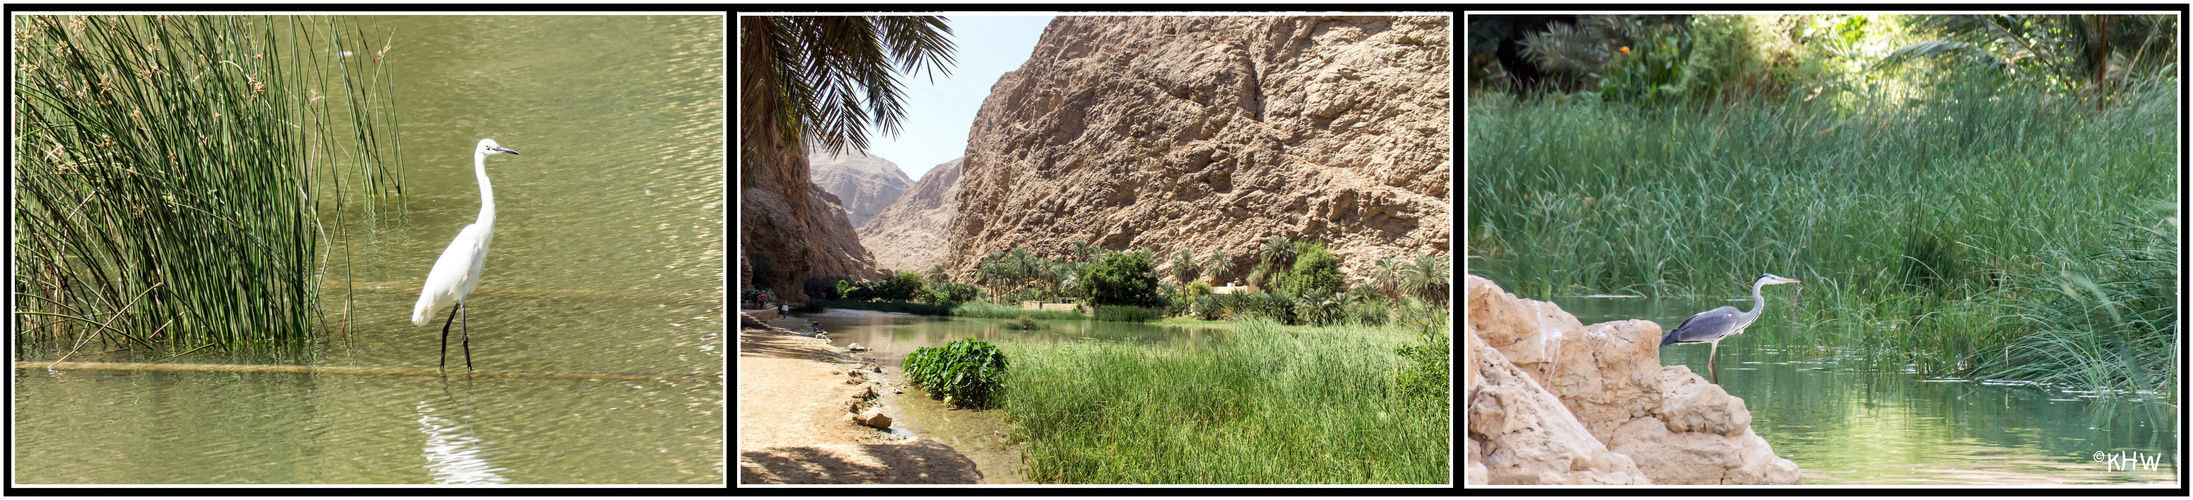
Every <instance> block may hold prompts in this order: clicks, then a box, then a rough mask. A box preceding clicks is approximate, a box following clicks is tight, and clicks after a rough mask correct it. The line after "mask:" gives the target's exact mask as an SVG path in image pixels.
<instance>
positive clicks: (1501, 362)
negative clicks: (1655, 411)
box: [1463, 325, 1652, 484]
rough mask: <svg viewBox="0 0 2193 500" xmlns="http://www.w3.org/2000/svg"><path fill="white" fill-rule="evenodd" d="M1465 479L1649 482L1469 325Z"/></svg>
mask: <svg viewBox="0 0 2193 500" xmlns="http://www.w3.org/2000/svg"><path fill="white" fill-rule="evenodd" d="M1463 330H1464V337H1465V338H1466V340H1464V347H1463V349H1464V354H1465V355H1466V357H1467V359H1465V360H1463V362H1464V364H1466V365H1467V366H1469V367H1470V368H1467V369H1466V370H1468V371H1470V372H1474V373H1476V375H1475V376H1472V377H1469V383H1468V385H1467V386H1466V388H1465V392H1464V393H1463V394H1464V398H1463V399H1464V405H1465V408H1466V412H1467V413H1468V419H1467V420H1468V421H1469V436H1468V440H1467V442H1466V443H1465V444H1464V445H1463V447H1464V448H1465V449H1466V450H1467V451H1468V453H1467V455H1468V457H1469V464H1468V466H1467V468H1468V470H1469V473H1467V474H1466V477H1467V478H1468V480H1469V481H1470V482H1471V483H1470V484H1652V481H1651V480H1649V479H1647V478H1646V475H1645V473H1644V472H1643V471H1641V470H1639V469H1638V467H1637V464H1636V463H1635V462H1634V461H1632V460H1631V459H1630V458H1629V457H1628V456H1624V455H1623V454H1621V453H1618V452H1614V451H1610V450H1608V449H1607V446H1606V445H1605V444H1602V443H1600V442H1599V440H1597V439H1594V438H1592V435H1591V432H1590V431H1587V430H1585V429H1584V424H1583V423H1581V422H1578V421H1577V420H1576V416H1575V415H1572V414H1570V413H1569V411H1568V409H1567V408H1564V407H1562V405H1561V400H1560V399H1559V398H1556V397H1554V395H1553V393H1550V392H1546V389H1545V388H1543V387H1540V386H1539V385H1538V382H1537V381H1536V380H1533V379H1531V378H1530V376H1528V375H1525V374H1524V373H1523V370H1522V369H1520V368H1517V367H1516V366H1515V365H1514V364H1513V363H1510V362H1508V359H1507V357H1506V356H1505V355H1502V354H1501V353H1500V351H1499V350H1497V349H1492V348H1490V347H1489V346H1487V345H1486V344H1485V341H1484V340H1483V339H1480V338H1479V336H1478V333H1477V332H1476V331H1475V330H1473V329H1471V327H1469V326H1468V325H1464V326H1463Z"/></svg>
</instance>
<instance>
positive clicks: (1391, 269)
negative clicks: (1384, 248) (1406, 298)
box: [1371, 256, 1402, 300]
mask: <svg viewBox="0 0 2193 500" xmlns="http://www.w3.org/2000/svg"><path fill="white" fill-rule="evenodd" d="M1401 266H1402V261H1401V259H1396V258H1393V257H1392V256H1387V257H1380V258H1379V259H1378V263H1377V264H1376V265H1373V266H1371V287H1372V288H1373V289H1376V290H1377V291H1378V292H1379V295H1381V296H1384V297H1386V299H1387V300H1393V298H1394V294H1395V293H1397V292H1399V291H1400V290H1401V281H1402V280H1401Z"/></svg>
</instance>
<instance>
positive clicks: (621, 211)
mask: <svg viewBox="0 0 2193 500" xmlns="http://www.w3.org/2000/svg"><path fill="white" fill-rule="evenodd" d="M364 24H365V27H366V31H367V32H369V33H381V34H384V35H385V33H387V31H386V28H394V29H395V38H394V39H393V42H392V46H393V47H394V48H393V49H392V50H391V51H390V52H389V59H388V61H389V64H392V65H394V68H395V72H396V73H395V75H396V78H397V80H396V85H397V87H396V93H397V102H398V106H399V109H398V112H399V113H400V117H401V119H402V130H401V132H402V140H403V154H404V165H405V178H406V185H405V189H404V193H405V195H406V199H405V204H406V208H407V213H406V215H405V216H404V217H403V218H401V219H397V220H390V221H385V222H383V223H380V224H359V223H355V222H353V224H352V225H350V226H347V227H343V228H337V227H329V228H328V231H329V232H330V235H331V236H333V235H335V234H336V233H337V232H338V230H343V231H347V232H348V233H349V237H350V238H352V244H351V245H350V246H349V247H348V248H343V247H340V246H338V247H336V248H335V249H334V253H333V254H332V256H331V258H330V261H331V263H330V270H329V272H330V274H331V276H330V282H329V283H330V284H329V285H328V288H329V290H328V292H327V293H328V296H329V297H330V299H331V300H330V301H329V304H328V305H329V307H328V308H327V314H328V317H327V320H328V322H329V324H330V325H333V327H334V329H336V330H337V331H338V332H337V333H336V334H335V335H333V336H331V337H329V344H330V345H328V346H327V347H326V348H325V349H324V350H323V351H322V352H321V359H322V361H321V362H322V363H324V364H329V365H343V366H365V367H399V368H428V369H431V368H433V367H434V366H435V363H436V361H437V356H438V355H439V352H440V351H439V349H440V337H439V335H440V331H439V330H440V326H441V325H440V324H438V323H437V324H435V325H433V326H430V327H416V326H413V325H411V323H410V321H409V320H410V316H411V306H412V303H413V301H415V300H417V299H418V293H419V287H420V285H421V283H422V282H423V281H424V279H425V277H426V274H427V270H428V268H429V267H430V266H431V265H432V263H433V262H434V260H435V258H436V257H438V256H439V255H440V253H441V251H442V249H443V247H445V246H446V245H448V244H449V241H450V239H451V238H453V237H455V235H456V233H457V231H458V229H460V228H462V227H463V226H464V225H465V224H468V223H470V222H472V221H473V219H474V218H475V217H476V216H477V214H478V211H479V203H480V200H479V189H478V187H477V185H476V183H475V181H474V178H473V170H472V164H471V163H472V158H471V155H470V153H471V151H472V146H473V144H474V143H476V142H478V141H479V140H480V139H481V138H494V139H495V140H496V141H497V142H500V143H501V144H502V145H503V146H505V147H509V148H511V149H515V150H518V151H520V152H521V153H522V154H521V155H519V156H496V157H493V158H490V159H489V162H488V175H489V176H490V178H491V179H492V181H493V183H494V192H495V202H496V208H497V220H496V225H495V240H494V246H493V247H492V249H491V252H492V253H491V254H490V255H489V257H488V259H487V270H486V272H485V273H484V275H483V278H482V284H481V285H480V287H479V289H478V291H476V292H475V293H474V294H473V296H472V301H471V303H470V311H469V314H468V323H469V326H470V330H471V336H472V341H471V344H472V346H471V349H472V360H473V363H474V365H475V366H477V367H478V368H479V369H480V370H483V371H489V370H493V371H509V370H529V371H557V372H592V373H643V374H719V373H725V372H726V371H727V370H726V366H727V364H726V357H725V356H726V352H727V351H728V350H729V349H728V347H727V346H726V345H725V344H726V342H725V340H724V339H723V331H724V328H725V325H726V324H727V323H726V322H725V310H724V307H723V304H724V302H723V300H722V297H723V295H724V290H725V276H724V269H725V264H724V258H723V255H724V239H725V238H726V234H727V231H728V228H727V226H726V225H725V218H724V217H725V216H724V207H725V205H724V203H725V182H726V175H725V172H726V170H725V165H726V164H727V161H728V160H727V157H726V155H725V154H724V152H725V149H724V145H725V141H724V138H725V135H724V131H725V128H724V117H725V113H726V102H725V101H724V99H723V96H724V92H725V88H726V87H725V85H726V82H725V75H726V73H725V67H724V65H723V61H724V56H725V54H724V48H725V44H726V38H725V33H724V29H725V20H724V18H723V17H721V16H535V17H457V16H415V17H386V18H373V19H369V20H367V21H366V22H365V23H364ZM346 259H347V261H346ZM345 275H348V276H354V277H355V278H356V281H357V286H358V287H359V293H358V294H357V296H356V301H355V302H354V303H351V302H346V301H344V300H343V294H342V292H341V289H342V288H343V287H345V286H346V285H345V284H344V283H343V277H344V276H345ZM346 320H347V321H346ZM343 332H347V337H346V336H345V333H343ZM452 336H455V334H454V333H453V334H452ZM451 344H452V345H451V346H450V347H449V349H450V351H451V352H450V357H451V358H452V359H451V360H450V363H451V364H452V365H454V366H459V367H461V366H462V364H463V357H462V356H463V354H462V352H461V351H460V350H459V348H460V347H459V346H458V345H456V341H455V339H452V341H451ZM119 356H127V354H123V355H119ZM72 360H77V361H129V359H120V358H118V357H114V356H109V357H103V358H102V357H89V358H85V357H81V356H80V357H79V358H72ZM173 361H174V362H211V361H218V359H217V358H214V357H211V356H207V357H198V356H192V357H185V358H181V359H177V360H173ZM15 375H16V380H15V393H14V402H15V409H16V421H15V424H16V427H15V436H14V437H15V446H16V448H15V449H16V456H15V458H16V460H15V466H16V474H17V475H16V476H15V480H16V481H17V482H19V483H24V484H53V483H64V484H65V483H321V484H325V483H518V484H526V483H533V484H538V483H643V484H720V483H722V482H724V480H725V478H726V477H727V476H725V470H726V467H725V452H724V450H725V447H726V446H727V444H726V441H725V429H726V428H725V426H724V425H725V421H726V418H727V415H728V414H727V413H726V408H727V406H728V403H727V401H726V399H725V397H724V394H725V388H724V382H723V381H720V380H719V381H716V382H705V383H701V382H688V381H668V380H665V381H644V382H630V381H623V382H618V381H587V380H554V379H512V378H494V379H474V380H467V379H464V378H452V379H449V380H447V381H444V380H441V379H437V378H433V377H380V376H356V375H285V374H227V373H119V372H66V373H60V372H47V371H44V370H16V371H15Z"/></svg>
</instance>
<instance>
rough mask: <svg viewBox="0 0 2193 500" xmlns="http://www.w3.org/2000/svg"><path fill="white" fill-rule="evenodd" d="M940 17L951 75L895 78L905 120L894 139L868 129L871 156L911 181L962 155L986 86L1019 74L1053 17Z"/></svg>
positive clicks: (949, 14) (959, 14) (966, 14)
mask: <svg viewBox="0 0 2193 500" xmlns="http://www.w3.org/2000/svg"><path fill="white" fill-rule="evenodd" d="M1000 14H1006V15H1000ZM943 15H944V16H945V17H946V18H947V19H948V21H946V25H948V26H951V27H952V45H953V51H952V59H953V61H954V64H952V66H951V70H952V76H950V77H946V76H944V75H943V74H941V73H940V74H936V75H928V74H915V75H906V74H900V75H899V77H900V80H899V82H900V87H899V88H901V89H903V90H904V91H905V92H904V93H905V95H906V101H905V105H906V119H905V121H903V122H901V125H902V126H901V128H900V130H899V133H898V135H897V136H895V137H894V136H890V135H886V134H883V133H882V132H881V131H879V130H876V129H875V128H874V127H871V128H870V132H871V135H870V136H869V138H868V154H869V155H870V156H875V157H879V158H883V159H886V160H891V163H896V164H898V166H899V169H900V170H905V171H906V176H907V177H911V178H914V179H915V180H920V179H921V176H922V174H924V173H927V172H928V171H929V168H930V167H935V166H937V164H939V163H944V162H948V161H952V159H953V158H958V157H960V156H961V155H962V154H965V153H964V152H965V151H966V149H967V130H968V129H969V128H972V127H974V125H975V111H976V110H978V109H980V108H982V99H983V98H985V97H989V95H990V85H992V84H995V83H997V81H998V76H1000V75H1004V74H1005V72H1007V71H1012V70H1016V69H1020V63H1022V62H1026V61H1027V60H1028V54H1030V53H1032V52H1034V51H1035V48H1036V38H1038V37H1041V36H1043V28H1044V27H1045V26H1048V25H1050V24H1051V17H1052V16H1051V15H1050V14H1049V13H1042V12H1031V13H988V12H983V13H969V12H946V13H944V14H943ZM931 76H934V77H935V80H936V81H935V82H934V83H932V82H931V81H930V77H931Z"/></svg>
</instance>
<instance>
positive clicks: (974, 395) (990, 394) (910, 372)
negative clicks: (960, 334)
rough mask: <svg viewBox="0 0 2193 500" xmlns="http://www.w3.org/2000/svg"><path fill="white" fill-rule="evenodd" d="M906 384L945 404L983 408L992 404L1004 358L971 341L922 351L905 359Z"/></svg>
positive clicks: (994, 348) (985, 344)
mask: <svg viewBox="0 0 2193 500" xmlns="http://www.w3.org/2000/svg"><path fill="white" fill-rule="evenodd" d="M902 364H903V366H905V368H906V380H907V381H908V382H912V383H913V384H914V385H915V386H918V387H921V388H923V389H927V390H928V391H929V397H931V398H941V399H943V400H944V403H945V404H948V405H959V406H968V407H975V408H986V407H989V406H990V404H991V403H993V402H995V401H996V396H997V393H998V392H999V387H1001V383H1002V382H1003V381H1004V379H1005V374H1006V368H1008V363H1006V359H1005V354H1004V353H1000V352H998V348H997V346H995V345H992V344H990V343H989V342H983V341H980V340H975V339H971V338H967V339H959V340H954V341H952V342H951V343H948V344H945V345H944V346H942V347H923V348H920V349H915V350H914V352H913V353H912V354H908V355H906V361H905V362H903V363H902Z"/></svg>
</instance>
